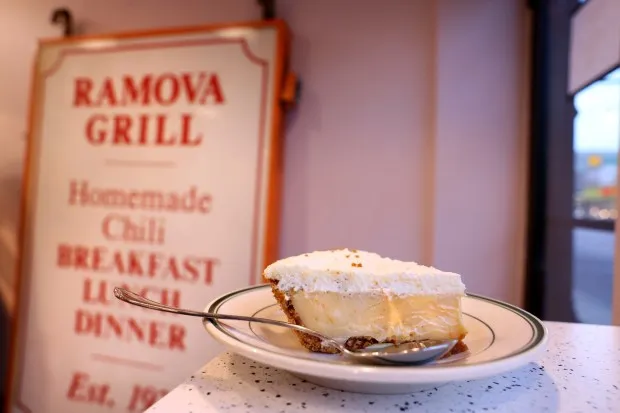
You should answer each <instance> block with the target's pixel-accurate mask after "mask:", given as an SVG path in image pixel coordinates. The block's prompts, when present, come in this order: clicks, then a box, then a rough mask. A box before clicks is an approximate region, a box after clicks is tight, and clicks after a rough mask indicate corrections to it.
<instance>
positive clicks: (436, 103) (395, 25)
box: [0, 0, 527, 302]
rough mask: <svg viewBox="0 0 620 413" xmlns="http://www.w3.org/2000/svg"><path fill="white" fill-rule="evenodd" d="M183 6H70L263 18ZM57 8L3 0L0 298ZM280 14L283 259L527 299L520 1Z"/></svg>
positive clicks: (142, 20) (117, 15)
mask: <svg viewBox="0 0 620 413" xmlns="http://www.w3.org/2000/svg"><path fill="white" fill-rule="evenodd" d="M181 3H182V5H183V7H178V6H173V3H172V2H170V1H167V0H133V1H132V2H127V1H123V0H108V1H105V2H103V1H102V2H91V1H88V2H87V1H82V0H67V1H65V4H66V5H68V6H69V7H70V8H71V9H72V10H73V12H74V13H75V16H76V17H77V19H78V21H79V22H80V26H81V28H82V29H83V31H84V32H87V33H99V32H109V31H116V30H133V29H138V28H150V27H158V26H178V25H185V24H199V23H210V22H215V21H230V20H246V19H256V18H258V17H259V8H258V6H257V5H256V1H255V0H235V1H225V0H219V1H218V0H184V1H183V2H177V3H176V4H181ZM353 3H354V6H353V7H352V5H353ZM56 6H58V3H57V2H56V1H49V0H22V1H19V2H18V1H13V2H11V4H10V5H6V4H5V5H3V6H0V31H2V32H3V36H0V39H2V40H0V42H1V43H0V60H1V61H2V62H3V64H2V65H0V91H2V92H1V93H0V130H2V131H3V134H2V135H0V147H2V150H0V293H1V292H2V291H3V290H2V288H4V291H5V292H6V291H7V287H8V290H10V286H11V284H12V280H13V277H12V268H13V257H14V254H15V226H16V221H17V206H18V195H19V182H20V170H21V157H22V151H23V148H24V143H23V133H24V131H25V116H26V107H27V97H28V95H27V92H28V85H29V79H28V72H29V67H30V64H31V59H32V56H33V53H34V50H35V46H36V38H37V37H40V36H49V35H51V34H54V35H55V34H57V33H58V30H57V29H56V28H54V27H51V26H50V25H49V24H48V18H49V14H50V12H51V10H52V8H54V7H56ZM278 6H279V13H280V14H281V16H283V17H284V18H285V19H286V20H287V22H288V23H289V24H290V26H291V28H292V30H293V32H294V41H293V52H292V53H293V55H292V62H291V64H292V68H293V69H294V70H295V71H296V72H297V73H299V74H300V76H301V77H302V79H303V82H304V90H303V96H302V102H301V104H300V105H299V107H298V109H297V110H296V111H295V112H294V113H291V114H290V115H289V116H288V119H287V128H286V145H285V151H286V153H285V157H286V171H285V173H286V178H285V185H284V200H283V202H284V205H283V214H282V232H281V248H280V252H281V255H290V254H295V253H300V252H304V251H308V250H313V249H319V248H329V247H333V246H345V245H346V246H352V247H356V248H363V249H370V250H374V251H377V252H379V253H383V254H388V255H391V256H394V257H397V258H401V259H413V260H419V261H422V262H424V263H431V264H436V265H438V266H440V267H441V268H445V269H448V270H454V271H460V272H462V274H463V276H464V278H465V282H466V283H467V285H468V286H470V289H471V290H472V291H474V292H478V293H482V294H486V295H492V296H495V297H498V298H502V299H506V300H509V301H512V302H519V299H520V297H519V295H518V293H517V292H515V291H516V290H515V288H514V286H515V284H517V285H518V283H517V281H518V280H520V279H521V278H520V277H521V276H520V267H519V263H520V257H521V255H520V254H521V251H522V245H521V244H522V238H523V231H524V226H523V223H522V216H523V208H524V200H523V197H522V192H523V191H522V185H523V182H524V165H525V161H524V160H525V152H524V147H523V144H522V143H520V142H524V138H523V137H524V130H523V125H524V122H523V108H524V105H523V102H524V100H523V99H524V96H523V94H522V92H521V91H522V90H524V89H525V88H526V87H527V83H526V80H525V78H524V69H523V68H524V65H523V61H524V60H523V59H524V58H525V55H526V50H525V49H524V43H523V42H524V41H526V37H525V34H526V32H525V28H526V24H525V21H526V19H525V14H524V11H523V10H522V8H524V7H525V6H524V2H523V1H522V0H504V1H501V2H498V1H492V0H469V1H468V2H454V1H447V0H437V2H436V3H435V2H429V1H401V0H382V1H379V0H356V1H355V2H353V1H351V0H348V1H347V0H312V1H309V0H306V1H302V0H280V1H278ZM5 62H10V63H5ZM3 286H4V287H3Z"/></svg>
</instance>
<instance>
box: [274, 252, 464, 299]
mask: <svg viewBox="0 0 620 413" xmlns="http://www.w3.org/2000/svg"><path fill="white" fill-rule="evenodd" d="M263 275H264V276H265V278H267V279H269V280H277V281H278V289H280V290H281V291H308V292H318V291H331V292H339V293H369V292H378V293H379V292H380V293H384V294H393V295H405V294H406V295H441V294H458V295H463V294H465V285H464V284H463V282H462V281H461V276H460V275H459V274H456V273H452V272H444V271H440V270H438V269H436V268H433V267H427V266H424V265H421V264H417V263H415V262H406V261H399V260H395V259H391V258H386V257H382V256H380V255H379V254H375V253H373V252H368V251H360V250H354V249H341V250H328V251H314V252H311V253H307V254H301V255H297V256H293V257H288V258H284V259H281V260H278V261H276V262H274V263H273V264H271V265H269V266H267V268H265V271H264V272H263Z"/></svg>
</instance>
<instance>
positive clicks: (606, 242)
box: [573, 69, 620, 324]
mask: <svg viewBox="0 0 620 413" xmlns="http://www.w3.org/2000/svg"><path fill="white" fill-rule="evenodd" d="M575 107H576V110H577V116H576V117H575V122H574V140H573V147H574V182H575V184H574V185H575V186H574V192H573V201H574V202H573V216H574V218H575V219H577V220H595V221H606V222H615V220H616V218H617V217H618V211H617V208H616V197H617V194H616V183H617V173H618V147H619V145H620V69H617V70H615V71H613V72H612V73H610V74H609V75H607V76H606V77H604V78H603V79H601V80H600V81H598V82H596V83H594V84H592V85H591V86H589V87H587V88H586V89H584V90H582V91H581V92H579V93H578V94H577V95H576V96H575ZM613 254H614V234H613V231H612V230H611V229H610V230H601V229H590V228H575V229H574V230H573V305H574V308H575V313H576V315H577V318H578V320H579V321H581V322H585V323H594V324H610V323H611V291H612V288H611V287H612V279H613V261H614V256H613Z"/></svg>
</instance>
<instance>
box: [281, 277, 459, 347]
mask: <svg viewBox="0 0 620 413" xmlns="http://www.w3.org/2000/svg"><path fill="white" fill-rule="evenodd" d="M269 282H270V284H271V290H272V291H273V295H274V297H275V299H276V301H278V304H280V307H281V308H282V311H283V312H284V314H285V315H286V318H287V319H288V322H289V323H292V324H297V325H299V326H303V325H304V324H303V321H302V320H301V318H300V317H299V315H298V314H297V311H295V307H294V306H293V303H292V302H291V300H287V299H286V296H285V294H284V293H283V292H282V291H280V290H279V289H278V281H277V280H269ZM293 331H294V333H295V334H296V335H297V338H298V339H299V342H300V343H301V345H303V346H304V347H305V348H306V349H308V350H310V351H312V352H315V353H327V354H337V353H338V350H336V349H335V348H333V347H324V346H323V345H322V344H321V339H320V338H318V337H315V336H311V335H309V334H306V333H303V332H301V331H297V330H293ZM379 343H380V342H379V341H377V339H375V338H373V337H366V336H360V337H349V339H348V340H347V341H346V342H345V347H346V348H347V349H349V350H360V349H363V348H366V347H368V346H372V345H373V344H379ZM381 343H395V341H394V340H385V341H382V342H381ZM467 350H469V349H468V347H467V344H465V343H464V342H463V340H462V339H461V340H459V341H458V342H457V343H456V345H455V346H454V347H452V350H450V351H449V352H448V353H446V354H445V355H444V356H442V357H441V358H442V359H443V358H446V357H450V356H453V355H455V354H459V353H463V352H465V351H467Z"/></svg>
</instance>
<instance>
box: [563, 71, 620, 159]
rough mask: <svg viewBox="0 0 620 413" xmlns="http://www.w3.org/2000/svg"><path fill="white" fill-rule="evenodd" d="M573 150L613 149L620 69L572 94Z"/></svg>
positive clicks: (619, 119)
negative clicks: (573, 98) (574, 112)
mask: <svg viewBox="0 0 620 413" xmlns="http://www.w3.org/2000/svg"><path fill="white" fill-rule="evenodd" d="M575 107H576V108H577V116H576V117H575V123H574V140H573V148H574V150H575V151H576V152H617V151H618V147H619V144H620V69H616V70H615V71H613V72H612V73H610V74H609V75H607V77H606V78H605V79H603V80H601V81H599V82H596V83H594V84H592V85H590V86H589V87H587V88H586V89H584V90H582V91H581V92H579V93H578V94H577V95H576V96H575Z"/></svg>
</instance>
